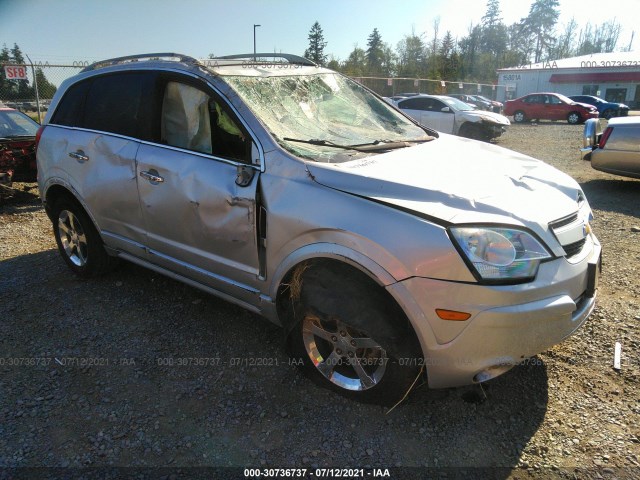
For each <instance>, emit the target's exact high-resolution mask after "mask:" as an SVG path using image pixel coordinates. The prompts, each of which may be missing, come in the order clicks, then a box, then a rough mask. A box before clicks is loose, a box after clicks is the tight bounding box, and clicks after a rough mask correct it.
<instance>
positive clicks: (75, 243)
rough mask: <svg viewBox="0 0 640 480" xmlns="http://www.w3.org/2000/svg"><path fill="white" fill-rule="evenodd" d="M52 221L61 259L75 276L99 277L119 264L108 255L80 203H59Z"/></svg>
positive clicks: (65, 201)
mask: <svg viewBox="0 0 640 480" xmlns="http://www.w3.org/2000/svg"><path fill="white" fill-rule="evenodd" d="M52 221H53V233H54V235H55V237H56V243H57V244H58V250H59V252H60V255H61V256H62V258H63V259H64V261H65V263H66V264H67V266H68V267H69V268H70V269H71V270H72V271H73V272H74V273H75V274H76V275H79V276H81V277H92V276H95V275H100V274H102V273H106V272H108V271H109V270H111V269H112V268H113V267H114V266H115V265H116V264H117V259H116V258H114V257H111V256H109V255H108V254H107V252H106V251H105V249H104V244H103V243H102V239H101V238H100V235H99V234H98V232H97V230H96V228H95V227H94V226H93V222H92V221H91V219H90V218H89V215H87V213H86V212H85V211H84V209H83V208H82V207H81V206H80V205H78V203H77V202H75V201H73V200H70V199H68V198H61V199H59V200H58V201H56V203H55V204H54V206H53V209H52Z"/></svg>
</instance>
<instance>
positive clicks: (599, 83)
mask: <svg viewBox="0 0 640 480" xmlns="http://www.w3.org/2000/svg"><path fill="white" fill-rule="evenodd" d="M498 85H500V86H501V87H504V88H498V91H497V94H498V97H499V98H498V100H499V101H504V100H509V99H512V98H518V97H521V96H523V95H526V94H528V93H533V92H555V93H562V94H564V95H595V96H598V97H602V98H604V99H605V100H608V101H612V102H621V103H626V104H627V105H629V106H631V107H632V108H639V107H640V52H613V53H594V54H592V55H585V56H582V57H573V58H563V59H562V60H555V61H549V62H541V63H535V64H529V65H522V66H520V67H514V68H502V69H500V70H498ZM500 97H502V98H500Z"/></svg>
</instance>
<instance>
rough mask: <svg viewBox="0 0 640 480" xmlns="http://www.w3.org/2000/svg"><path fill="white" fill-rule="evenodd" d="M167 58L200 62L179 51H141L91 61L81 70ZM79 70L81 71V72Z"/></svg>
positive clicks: (193, 62)
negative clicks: (94, 61)
mask: <svg viewBox="0 0 640 480" xmlns="http://www.w3.org/2000/svg"><path fill="white" fill-rule="evenodd" d="M159 59H163V60H167V59H177V61H179V62H183V63H190V64H195V65H199V64H200V62H199V61H198V60H196V59H195V58H193V57H189V56H188V55H183V54H181V53H166V52H165V53H143V54H139V55H128V56H126V57H117V58H110V59H108V60H102V61H100V62H96V63H92V64H91V65H89V66H88V67H86V68H84V69H83V70H82V72H90V71H91V70H96V69H98V68H104V67H109V66H111V65H117V64H119V63H130V62H139V61H141V60H159ZM82 72H81V73H82Z"/></svg>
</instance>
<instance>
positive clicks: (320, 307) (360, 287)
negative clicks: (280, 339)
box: [289, 263, 422, 405]
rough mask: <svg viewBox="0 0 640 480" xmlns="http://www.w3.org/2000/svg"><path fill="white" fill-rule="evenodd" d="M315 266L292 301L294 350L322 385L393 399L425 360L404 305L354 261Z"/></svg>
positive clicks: (361, 397)
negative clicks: (390, 296)
mask: <svg viewBox="0 0 640 480" xmlns="http://www.w3.org/2000/svg"><path fill="white" fill-rule="evenodd" d="M328 265H329V266H326V265H324V264H319V265H314V266H311V267H310V268H309V269H308V270H307V271H306V272H305V274H304V277H303V280H302V287H301V290H300V295H299V298H298V299H297V300H294V301H293V302H289V303H290V307H291V308H290V310H289V312H290V314H291V316H292V318H293V320H294V322H295V325H294V327H293V329H292V330H291V333H290V335H289V348H290V353H291V355H292V357H293V358H294V360H295V361H296V363H299V364H300V365H301V366H302V370H303V372H304V373H305V374H306V375H307V376H308V377H310V378H311V379H312V380H313V381H315V382H316V383H318V384H319V385H321V386H323V387H327V388H331V389H333V390H334V391H337V392H339V393H340V394H342V395H345V396H347V397H350V398H353V399H355V400H358V401H363V402H368V403H377V404H382V405H393V404H394V403H396V402H397V401H398V400H400V399H401V398H402V397H403V395H404V394H405V393H406V392H407V391H408V390H409V388H410V386H411V384H412V383H413V382H414V380H415V379H416V377H417V375H418V373H419V371H420V366H421V365H422V360H421V359H422V354H421V350H420V347H419V343H418V341H417V338H416V336H415V333H414V332H413V329H412V328H411V327H410V324H409V322H408V321H407V319H406V317H405V316H404V314H403V312H402V311H401V310H400V308H399V307H398V306H397V305H396V304H395V302H393V301H392V300H391V299H390V298H388V297H387V295H386V293H385V292H384V291H381V287H379V286H377V285H375V283H374V282H373V281H371V280H370V279H369V278H368V277H366V276H365V275H364V274H362V273H361V272H359V271H357V270H355V269H353V268H352V267H349V266H345V265H340V264H338V263H331V264H328Z"/></svg>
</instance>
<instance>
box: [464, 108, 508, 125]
mask: <svg viewBox="0 0 640 480" xmlns="http://www.w3.org/2000/svg"><path fill="white" fill-rule="evenodd" d="M461 113H463V114H464V116H466V117H467V118H469V119H477V118H479V119H480V120H484V121H487V122H490V123H497V124H498V125H511V122H509V119H508V118H507V117H505V116H504V115H500V114H499V113H496V112H487V111H486V110H466V111H464V112H461Z"/></svg>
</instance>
